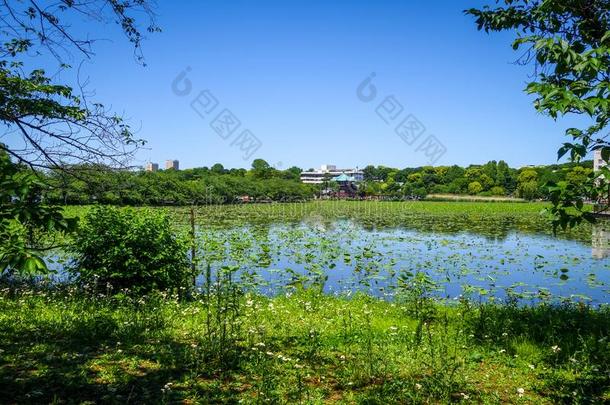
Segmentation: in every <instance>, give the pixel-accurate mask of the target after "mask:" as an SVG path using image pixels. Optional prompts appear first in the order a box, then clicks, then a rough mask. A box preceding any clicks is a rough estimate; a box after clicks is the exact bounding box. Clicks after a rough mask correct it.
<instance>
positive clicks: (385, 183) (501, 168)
mask: <svg viewBox="0 0 610 405" xmlns="http://www.w3.org/2000/svg"><path fill="white" fill-rule="evenodd" d="M592 168H593V163H592V161H585V162H582V163H564V164H554V165H548V166H532V167H529V166H528V167H523V168H520V169H515V168H511V167H509V166H508V164H507V163H506V162H504V161H502V160H500V161H499V162H496V161H495V160H492V161H489V162H487V163H486V164H484V165H470V166H468V167H460V166H456V165H454V166H437V167H432V166H424V167H418V168H406V169H402V170H401V169H395V168H391V167H385V166H367V167H365V168H364V184H362V186H361V188H362V190H363V191H364V193H365V194H367V195H376V194H377V195H390V196H396V197H401V196H416V197H423V196H425V195H427V194H470V195H481V196H514V197H521V198H525V199H530V200H531V199H535V198H546V197H547V196H548V190H547V187H546V185H547V184H548V183H550V182H554V183H560V182H569V183H574V184H578V183H582V182H584V181H585V180H587V178H588V177H589V176H590V175H591V173H592V170H593V169H592Z"/></svg>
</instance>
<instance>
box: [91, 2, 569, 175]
mask: <svg viewBox="0 0 610 405" xmlns="http://www.w3.org/2000/svg"><path fill="white" fill-rule="evenodd" d="M485 3H491V1H488V2H483V1H476V0H471V1H465V0H459V1H458V0H454V1H450V0H446V1H434V2H431V1H426V2H424V1H416V2H406V1H390V0H382V1H323V0H313V1H312V0H309V1H301V0H293V1H264V0H261V1H256V2H253V1H245V0H244V1H229V0H215V1H180V2H170V1H159V7H158V10H157V12H158V24H159V25H160V26H161V28H162V30H163V32H162V33H160V34H154V35H150V36H149V38H148V40H147V41H146V42H145V43H144V53H145V57H146V62H147V66H146V67H142V66H140V65H138V64H137V63H136V62H135V61H134V59H133V57H132V49H131V48H130V45H129V43H128V42H127V41H125V40H124V39H123V38H122V36H121V35H120V33H119V31H118V28H117V27H114V26H112V25H110V26H107V27H101V29H100V28H95V30H94V31H93V32H94V34H95V36H98V37H104V38H107V39H108V41H102V42H99V43H98V44H97V47H96V56H95V57H94V59H92V60H91V61H89V62H87V63H86V64H85V65H84V67H83V73H82V74H86V75H87V76H88V77H89V80H90V83H91V84H90V86H91V88H93V89H95V91H96V97H95V98H96V99H97V100H99V101H101V102H103V103H105V104H107V105H111V106H112V107H113V109H114V110H116V111H118V112H124V113H125V115H126V116H127V117H129V118H130V122H131V124H132V126H133V127H134V128H135V129H137V131H138V133H137V135H138V136H139V137H142V138H145V139H147V140H148V145H147V149H145V150H142V151H141V152H140V153H139V154H138V161H137V163H141V164H144V162H145V161H147V160H152V161H155V162H159V163H163V162H164V161H165V160H166V159H179V160H180V162H181V167H183V168H187V167H198V166H211V165H212V164H214V163H216V162H220V163H222V164H223V165H225V167H249V165H250V162H251V160H252V159H253V158H255V157H261V158H264V159H266V160H267V161H268V162H269V163H270V164H272V165H275V166H277V167H278V168H287V167H289V166H293V165H296V166H299V167H303V168H305V169H307V168H310V167H318V166H319V165H320V164H324V163H330V164H336V165H338V166H342V167H354V166H359V167H363V166H365V165H367V164H382V165H387V166H393V167H401V168H402V167H412V166H419V165H424V164H427V163H428V161H429V158H428V157H427V156H425V154H424V153H422V152H421V151H417V150H416V149H417V143H415V144H413V145H408V144H406V143H405V142H404V141H403V140H402V139H401V138H400V137H399V136H398V135H397V134H396V133H395V132H394V127H393V125H388V124H386V123H385V122H384V121H383V120H382V119H381V118H380V117H379V116H378V115H377V114H376V112H375V108H376V106H377V105H378V104H379V103H380V102H381V101H382V100H383V99H384V98H385V97H386V96H389V95H393V96H394V97H395V99H396V100H397V101H399V102H400V103H401V104H402V105H403V106H404V113H403V114H404V115H402V116H406V115H407V114H412V115H413V116H415V117H416V118H417V119H418V120H419V121H420V122H421V123H422V124H423V125H424V126H425V127H426V133H425V134H424V136H423V137H422V138H420V140H423V139H424V138H425V137H427V136H428V135H429V134H433V135H435V136H436V138H437V139H438V140H439V141H440V142H442V144H443V145H444V147H445V148H446V153H444V155H442V156H441V157H440V158H439V159H438V161H436V163H435V164H437V165H440V164H443V165H448V164H459V165H467V164H470V163H484V162H486V161H488V160H491V159H495V160H500V159H503V160H506V161H507V162H508V163H509V164H510V165H511V166H516V167H519V166H522V165H529V164H546V163H553V162H555V161H556V150H557V148H558V146H559V145H560V143H561V142H563V141H564V138H565V137H564V135H563V130H564V129H565V128H567V127H569V126H572V125H573V124H574V121H572V122H570V121H568V120H564V121H561V122H558V123H556V122H553V121H552V120H551V119H550V118H548V117H544V116H541V115H539V114H538V113H536V112H535V110H534V109H533V107H532V98H531V97H529V96H527V95H526V94H525V93H524V92H523V88H524V87H525V84H526V82H527V80H528V79H529V75H530V74H531V73H532V68H531V67H523V66H518V65H515V64H513V62H514V60H515V59H516V57H517V54H515V53H514V52H513V51H512V49H511V47H510V42H511V39H512V36H511V35H509V34H507V33H502V34H490V35H487V34H485V33H484V32H479V31H477V30H476V26H475V24H474V22H473V19H472V18H471V17H469V16H465V15H464V14H463V13H462V10H463V9H465V8H469V7H477V6H480V5H482V4H485ZM92 27H94V25H92ZM187 67H189V68H190V72H189V74H188V76H187V77H188V79H189V80H190V81H191V84H192V91H191V93H190V94H189V95H186V96H177V95H175V94H174V93H173V92H172V82H173V80H174V78H175V77H176V76H177V75H178V74H179V73H180V72H181V71H183V70H184V69H185V68H187ZM371 72H375V74H376V77H375V79H374V82H373V83H374V85H375V86H376V88H377V90H378V95H377V98H376V99H375V100H373V101H372V102H370V103H365V102H362V101H361V100H360V99H359V98H358V97H357V96H356V88H357V87H358V85H359V84H360V83H361V82H362V80H363V79H365V78H366V77H367V76H368V75H369V74H370V73H371ZM206 89H207V90H209V92H210V93H211V94H213V95H214V96H215V98H216V99H217V100H218V106H217V108H216V109H215V110H214V111H213V112H212V114H211V115H210V116H206V117H205V118H201V117H200V116H199V115H198V114H197V113H196V112H195V111H194V110H193V109H192V108H191V107H190V102H191V101H192V100H193V99H194V98H195V97H196V96H197V95H198V94H199V92H200V91H202V90H206ZM224 108H227V109H229V110H230V111H232V112H233V114H234V115H235V116H236V117H237V118H238V119H239V120H240V121H241V127H240V128H238V129H237V131H236V133H235V134H233V135H231V137H230V138H229V139H226V140H225V139H223V138H221V137H220V136H219V135H218V134H217V133H216V132H214V130H212V128H211V127H210V122H211V121H212V119H213V118H214V117H215V115H216V113H219V112H220V111H221V110H222V109H224ZM399 119H400V117H399ZM243 129H249V130H250V131H251V133H252V134H254V135H255V136H256V137H257V138H258V139H259V140H260V142H261V147H260V148H259V149H258V150H257V151H256V153H255V154H254V155H253V156H252V157H251V158H248V159H247V160H244V159H243V155H244V153H242V152H241V151H240V150H239V148H238V147H237V146H236V145H231V143H232V142H233V140H234V137H237V135H238V133H239V132H240V131H241V130H243Z"/></svg>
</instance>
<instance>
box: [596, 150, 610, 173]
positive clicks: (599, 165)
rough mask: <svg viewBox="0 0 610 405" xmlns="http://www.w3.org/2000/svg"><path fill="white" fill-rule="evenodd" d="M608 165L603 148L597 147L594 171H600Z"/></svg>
mask: <svg viewBox="0 0 610 405" xmlns="http://www.w3.org/2000/svg"><path fill="white" fill-rule="evenodd" d="M606 166H608V162H605V161H604V159H602V151H601V149H597V150H596V151H594V152H593V171H595V172H598V171H599V169H601V168H602V167H606Z"/></svg>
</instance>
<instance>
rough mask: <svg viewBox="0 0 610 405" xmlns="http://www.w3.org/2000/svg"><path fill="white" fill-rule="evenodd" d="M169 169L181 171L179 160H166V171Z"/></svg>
mask: <svg viewBox="0 0 610 405" xmlns="http://www.w3.org/2000/svg"><path fill="white" fill-rule="evenodd" d="M167 169H174V170H179V169H180V162H178V161H177V160H166V161H165V170H167Z"/></svg>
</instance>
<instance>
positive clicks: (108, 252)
mask: <svg viewBox="0 0 610 405" xmlns="http://www.w3.org/2000/svg"><path fill="white" fill-rule="evenodd" d="M74 251H75V253H76V256H77V257H76V266H75V267H74V268H73V270H72V271H73V272H74V273H75V275H76V277H77V279H78V280H79V281H81V282H83V283H89V284H92V285H98V286H99V287H101V288H108V287H107V285H108V284H109V285H110V287H109V288H111V290H112V291H117V290H120V289H129V290H131V291H134V292H137V293H146V292H149V291H151V290H175V289H179V288H181V287H184V288H186V287H188V286H189V283H190V282H191V281H192V277H193V274H192V272H191V269H190V266H189V261H188V256H187V243H186V240H184V238H181V237H179V236H178V235H177V234H176V233H175V232H174V231H172V226H171V221H170V218H169V216H168V215H167V213H166V212H163V211H153V210H150V209H140V210H135V209H133V208H127V209H119V208H111V207H95V208H93V209H92V210H91V211H90V212H89V213H88V214H87V215H86V217H85V219H84V222H83V224H82V225H81V227H80V228H79V230H78V232H77V236H76V240H75V244H74Z"/></svg>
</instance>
